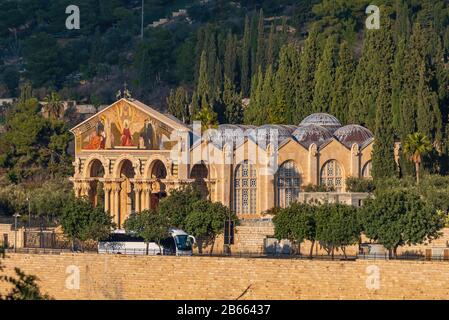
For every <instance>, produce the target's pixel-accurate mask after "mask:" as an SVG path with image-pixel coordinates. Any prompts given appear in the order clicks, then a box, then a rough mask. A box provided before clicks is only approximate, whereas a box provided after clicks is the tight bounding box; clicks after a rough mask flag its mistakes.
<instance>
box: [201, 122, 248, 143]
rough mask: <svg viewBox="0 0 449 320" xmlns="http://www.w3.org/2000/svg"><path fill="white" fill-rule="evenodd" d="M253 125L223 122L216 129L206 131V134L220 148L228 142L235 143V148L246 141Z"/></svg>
mask: <svg viewBox="0 0 449 320" xmlns="http://www.w3.org/2000/svg"><path fill="white" fill-rule="evenodd" d="M253 128H255V127H253V126H247V125H235V124H221V125H219V126H218V128H216V129H212V130H210V131H206V133H205V135H206V137H207V139H208V140H209V141H211V142H212V143H213V144H214V145H215V146H217V147H218V148H223V147H224V145H225V144H226V143H229V144H230V143H231V142H232V144H233V146H234V148H235V147H237V146H239V145H240V144H242V143H243V142H244V141H245V138H246V137H247V136H248V134H249V132H250V130H252V129H253Z"/></svg>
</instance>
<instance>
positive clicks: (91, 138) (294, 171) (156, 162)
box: [71, 99, 374, 227]
mask: <svg viewBox="0 0 449 320" xmlns="http://www.w3.org/2000/svg"><path fill="white" fill-rule="evenodd" d="M197 129H198V126H196V127H195V125H193V127H191V126H186V125H185V124H183V123H182V122H181V121H179V120H177V119H176V118H174V117H173V116H171V115H167V114H162V113H160V112H158V111H156V110H154V109H153V108H151V107H149V106H147V105H145V104H143V103H141V102H139V101H136V100H133V99H121V100H119V101H117V102H116V103H114V104H112V105H111V106H109V107H107V108H105V109H103V110H102V111H100V112H99V113H98V114H96V115H94V116H93V117H91V118H89V119H87V120H86V121H84V122H83V123H81V124H79V125H78V126H76V127H75V128H73V129H72V130H71V131H72V133H73V134H74V135H75V162H74V163H73V165H74V167H75V175H74V176H73V178H72V181H73V183H74V188H75V193H76V195H77V196H85V197H89V198H90V199H91V201H92V202H94V203H99V202H102V203H103V204H104V207H105V210H107V211H109V212H111V214H112V215H113V216H114V219H115V222H116V223H117V225H118V226H119V227H121V226H122V225H123V222H124V221H125V219H126V218H127V217H128V216H129V215H130V214H131V213H132V212H140V211H142V210H145V209H150V208H154V207H156V206H157V203H158V202H159V200H160V199H161V198H163V197H165V196H167V195H168V194H170V192H171V190H173V189H174V188H179V187H181V186H183V185H186V184H191V183H195V184H197V185H198V186H199V187H200V188H201V190H203V191H204V195H205V196H207V197H208V198H209V199H210V200H212V201H216V202H221V203H223V204H224V205H226V206H228V207H230V208H231V209H232V210H234V211H235V212H236V213H237V215H238V217H239V218H240V219H247V218H248V219H257V218H260V217H262V216H263V212H264V211H266V210H269V209H271V208H273V207H275V206H280V207H284V206H287V205H289V204H290V203H291V202H293V201H296V200H298V201H304V199H306V198H307V197H310V196H307V195H306V194H305V193H304V188H305V187H306V186H308V185H315V186H316V185H320V184H321V185H324V186H326V187H327V188H330V189H331V190H333V191H335V192H332V195H331V196H327V197H329V199H330V200H331V201H335V199H346V200H345V201H347V199H350V198H351V199H352V198H353V197H352V196H350V195H349V194H348V193H346V192H345V191H346V186H345V180H346V179H347V178H348V177H367V178H370V177H371V152H372V146H373V140H374V138H373V136H372V134H371V133H370V132H369V131H368V130H367V129H365V128H363V127H360V126H357V125H351V126H346V127H342V126H341V124H340V123H339V122H338V120H337V119H335V118H334V117H333V116H330V115H327V114H314V115H311V116H309V117H307V118H306V119H304V121H303V122H302V123H301V124H299V126H290V125H266V126H262V127H258V128H255V127H252V126H237V125H220V126H219V127H218V128H217V129H214V130H210V131H208V132H207V133H205V134H204V135H202V134H201V132H200V133H198V131H197ZM306 200H307V199H306Z"/></svg>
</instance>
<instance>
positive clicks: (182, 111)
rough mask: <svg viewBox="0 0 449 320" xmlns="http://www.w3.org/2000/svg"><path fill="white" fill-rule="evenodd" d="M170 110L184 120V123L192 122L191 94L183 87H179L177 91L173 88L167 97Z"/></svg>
mask: <svg viewBox="0 0 449 320" xmlns="http://www.w3.org/2000/svg"><path fill="white" fill-rule="evenodd" d="M167 105H168V112H170V113H171V114H172V115H174V116H175V117H177V118H178V119H180V120H182V122H184V123H189V122H190V112H189V94H188V92H187V91H186V90H185V89H184V88H183V87H178V88H177V89H176V91H174V90H171V91H170V96H169V97H168V98H167Z"/></svg>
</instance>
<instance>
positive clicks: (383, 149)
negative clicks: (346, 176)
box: [372, 79, 396, 179]
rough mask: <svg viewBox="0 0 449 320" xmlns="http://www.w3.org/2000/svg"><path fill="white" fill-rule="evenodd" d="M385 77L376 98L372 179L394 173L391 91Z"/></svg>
mask: <svg viewBox="0 0 449 320" xmlns="http://www.w3.org/2000/svg"><path fill="white" fill-rule="evenodd" d="M387 81H388V80H387V79H384V80H383V81H382V82H381V85H380V88H379V94H378V96H377V100H376V105H377V108H376V129H375V134H374V135H375V139H376V140H375V142H374V147H373V154H372V159H373V160H372V161H373V177H374V179H379V178H385V177H391V176H394V175H395V169H396V165H395V160H394V134H393V129H392V127H391V116H392V115H391V92H389V91H388V87H389V85H388V83H387Z"/></svg>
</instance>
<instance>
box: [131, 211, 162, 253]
mask: <svg viewBox="0 0 449 320" xmlns="http://www.w3.org/2000/svg"><path fill="white" fill-rule="evenodd" d="M169 227H170V225H169V224H168V219H167V216H164V215H162V214H160V213H159V212H157V211H154V210H152V211H149V210H144V211H142V212H140V213H138V214H133V215H131V216H129V217H128V219H126V221H125V230H126V232H129V233H131V234H136V235H137V236H139V237H142V238H143V239H144V241H145V243H146V244H147V254H148V243H149V242H151V241H156V242H157V243H158V244H160V242H161V240H162V239H163V238H165V237H166V236H167V235H168V229H169Z"/></svg>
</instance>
